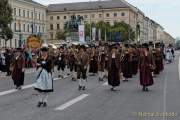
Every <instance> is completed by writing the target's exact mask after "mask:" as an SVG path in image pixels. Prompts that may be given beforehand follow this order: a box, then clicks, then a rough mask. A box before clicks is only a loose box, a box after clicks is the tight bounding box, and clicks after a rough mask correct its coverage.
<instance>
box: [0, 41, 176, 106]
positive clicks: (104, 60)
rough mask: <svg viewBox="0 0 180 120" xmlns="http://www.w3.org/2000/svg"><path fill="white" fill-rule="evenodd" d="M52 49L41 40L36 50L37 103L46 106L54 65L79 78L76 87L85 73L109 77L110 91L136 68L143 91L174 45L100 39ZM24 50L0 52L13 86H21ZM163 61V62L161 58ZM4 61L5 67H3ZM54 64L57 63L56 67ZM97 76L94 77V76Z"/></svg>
mask: <svg viewBox="0 0 180 120" xmlns="http://www.w3.org/2000/svg"><path fill="white" fill-rule="evenodd" d="M54 51H55V50H53V49H51V48H49V47H48V45H46V44H43V45H42V47H41V49H39V51H38V52H37V53H36V58H37V60H36V70H37V72H36V73H37V74H36V84H35V86H34V88H35V90H36V91H37V93H38V96H39V100H38V105H37V106H38V107H41V106H43V107H46V106H47V97H48V95H49V93H50V92H53V74H52V73H53V72H54V69H55V68H57V70H58V73H59V78H62V79H63V78H64V76H65V74H67V69H68V71H69V72H68V74H69V76H71V79H72V81H78V90H80V91H81V90H82V91H84V90H86V89H87V77H88V75H90V76H95V77H94V78H98V79H97V80H98V81H99V82H101V81H105V80H108V84H109V85H110V86H112V87H111V91H116V90H117V89H116V87H117V86H120V82H121V81H123V82H128V81H129V80H130V79H131V78H133V76H136V75H137V74H138V72H139V76H140V77H139V80H140V85H141V86H142V91H144V92H148V91H149V88H148V87H149V86H152V85H153V84H154V81H153V77H156V76H157V75H159V74H160V73H161V72H162V71H163V70H164V63H165V62H167V63H171V62H173V58H174V50H173V46H172V45H169V46H168V47H165V46H162V45H161V44H160V43H156V44H153V43H152V42H149V43H144V44H141V45H139V44H123V43H115V44H111V45H109V44H108V43H99V45H71V46H70V47H64V46H61V47H59V48H58V50H56V52H54ZM25 52H26V50H24V49H22V48H17V49H14V50H13V51H12V50H11V51H10V50H8V49H6V50H5V52H1V55H0V68H6V72H7V75H11V76H12V79H13V81H14V85H15V86H16V89H18V90H21V89H22V88H21V86H22V85H23V84H24V77H25V67H26V66H27V65H26V63H27V58H26V55H25ZM164 61H165V62H164ZM3 65H6V67H3ZM56 66H57V67H56ZM96 76H97V77H96Z"/></svg>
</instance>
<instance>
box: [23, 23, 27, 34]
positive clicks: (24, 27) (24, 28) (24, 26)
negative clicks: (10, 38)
mask: <svg viewBox="0 0 180 120" xmlns="http://www.w3.org/2000/svg"><path fill="white" fill-rule="evenodd" d="M23 31H24V32H25V31H26V25H25V24H23Z"/></svg>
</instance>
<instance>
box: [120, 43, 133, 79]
mask: <svg viewBox="0 0 180 120" xmlns="http://www.w3.org/2000/svg"><path fill="white" fill-rule="evenodd" d="M123 55H124V57H123V60H122V67H121V68H122V73H123V77H124V78H125V80H124V81H128V79H129V78H132V64H131V63H132V51H131V50H130V48H129V44H125V49H124V50H123Z"/></svg>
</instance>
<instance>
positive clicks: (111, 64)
mask: <svg viewBox="0 0 180 120" xmlns="http://www.w3.org/2000/svg"><path fill="white" fill-rule="evenodd" d="M108 84H109V85H111V86H112V88H111V91H115V87H117V86H119V85H120V55H119V53H118V50H117V47H116V46H115V45H112V46H111V50H110V53H109V55H108Z"/></svg>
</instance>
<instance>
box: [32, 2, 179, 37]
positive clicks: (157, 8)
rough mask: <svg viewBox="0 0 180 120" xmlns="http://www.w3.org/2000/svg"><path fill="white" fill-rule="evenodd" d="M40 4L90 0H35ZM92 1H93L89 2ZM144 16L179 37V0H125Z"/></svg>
mask: <svg viewBox="0 0 180 120" xmlns="http://www.w3.org/2000/svg"><path fill="white" fill-rule="evenodd" d="M35 1H37V2H39V3H41V4H44V5H48V4H54V3H67V2H83V1H90V0H35ZM91 1H93V0H91ZM126 1H127V2H129V3H131V4H132V5H134V6H135V7H138V8H139V9H140V10H141V11H143V12H144V13H145V15H146V16H148V17H149V18H151V19H153V20H154V21H156V22H157V23H159V24H160V25H162V26H163V27H164V29H165V31H167V32H168V33H170V34H171V35H172V36H173V37H174V38H176V37H180V13H179V12H180V0H126Z"/></svg>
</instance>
